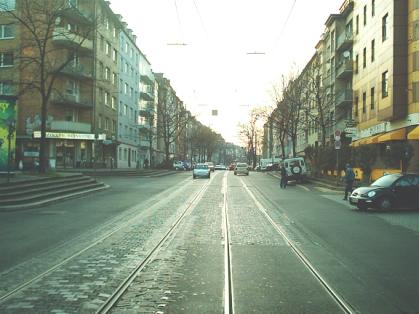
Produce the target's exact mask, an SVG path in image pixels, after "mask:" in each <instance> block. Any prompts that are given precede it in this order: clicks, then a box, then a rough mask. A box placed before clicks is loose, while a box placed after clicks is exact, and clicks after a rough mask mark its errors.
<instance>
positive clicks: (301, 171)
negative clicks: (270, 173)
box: [281, 157, 307, 182]
mask: <svg viewBox="0 0 419 314" xmlns="http://www.w3.org/2000/svg"><path fill="white" fill-rule="evenodd" d="M282 164H283V165H284V166H285V169H286V170H287V175H288V180H295V181H297V182H303V181H304V180H305V179H306V178H307V166H306V163H305V161H304V158H303V157H294V158H286V159H284V160H283V161H282V163H281V165H282Z"/></svg>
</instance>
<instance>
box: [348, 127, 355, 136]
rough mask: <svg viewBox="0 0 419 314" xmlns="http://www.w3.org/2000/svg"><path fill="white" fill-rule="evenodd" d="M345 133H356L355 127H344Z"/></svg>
mask: <svg viewBox="0 0 419 314" xmlns="http://www.w3.org/2000/svg"><path fill="white" fill-rule="evenodd" d="M345 133H346V134H356V128H354V127H347V128H345Z"/></svg>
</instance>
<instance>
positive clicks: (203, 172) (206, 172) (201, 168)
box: [192, 164, 211, 179]
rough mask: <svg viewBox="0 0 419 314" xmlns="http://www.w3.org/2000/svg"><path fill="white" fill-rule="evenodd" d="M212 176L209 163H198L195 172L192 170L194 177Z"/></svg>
mask: <svg viewBox="0 0 419 314" xmlns="http://www.w3.org/2000/svg"><path fill="white" fill-rule="evenodd" d="M210 176H211V171H210V169H209V167H208V165H206V164H196V165H195V167H194V169H193V172H192V178H194V179H196V178H199V177H201V178H208V179H209V178H210Z"/></svg>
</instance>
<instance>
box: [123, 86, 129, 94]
mask: <svg viewBox="0 0 419 314" xmlns="http://www.w3.org/2000/svg"><path fill="white" fill-rule="evenodd" d="M124 93H125V95H128V84H127V83H125V89H124Z"/></svg>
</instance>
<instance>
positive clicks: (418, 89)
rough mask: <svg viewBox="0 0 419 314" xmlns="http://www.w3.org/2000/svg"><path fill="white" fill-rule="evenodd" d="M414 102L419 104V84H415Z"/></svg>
mask: <svg viewBox="0 0 419 314" xmlns="http://www.w3.org/2000/svg"><path fill="white" fill-rule="evenodd" d="M413 102H414V103H418V102H419V82H413Z"/></svg>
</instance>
